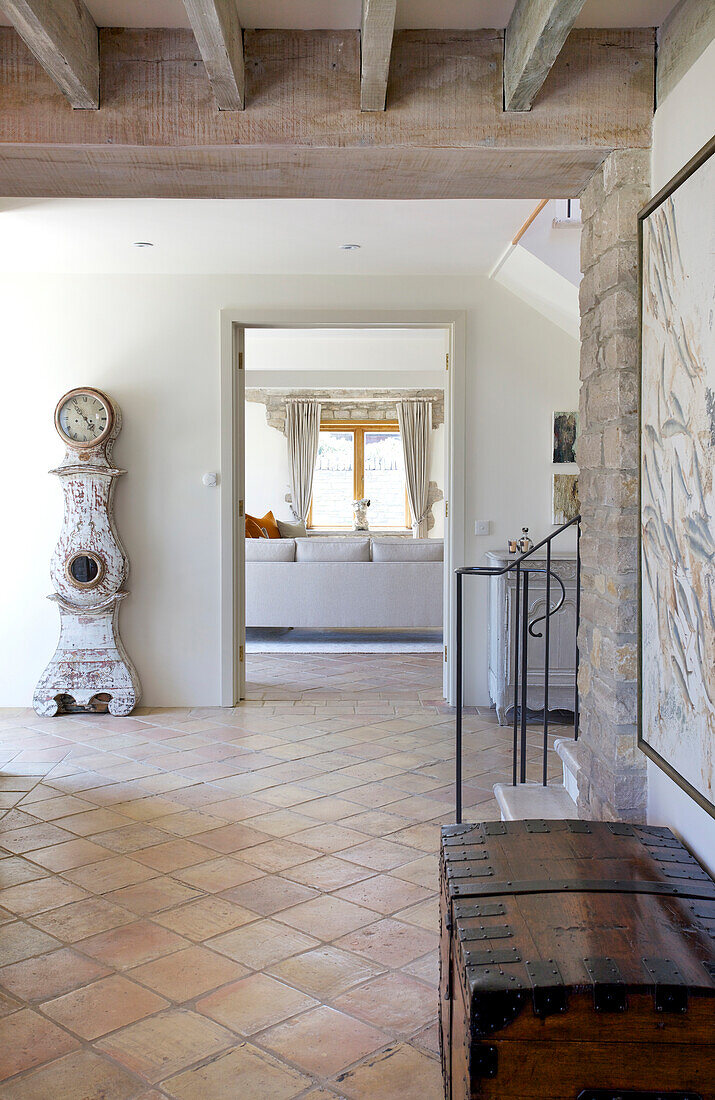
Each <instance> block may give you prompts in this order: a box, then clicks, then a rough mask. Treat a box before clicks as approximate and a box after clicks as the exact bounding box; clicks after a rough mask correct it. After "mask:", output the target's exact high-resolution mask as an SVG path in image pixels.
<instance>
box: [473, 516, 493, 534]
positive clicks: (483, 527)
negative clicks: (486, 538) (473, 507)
mask: <svg viewBox="0 0 715 1100" xmlns="http://www.w3.org/2000/svg"><path fill="white" fill-rule="evenodd" d="M490 527H491V520H488V519H475V521H474V534H475V535H488V534H489V529H490Z"/></svg>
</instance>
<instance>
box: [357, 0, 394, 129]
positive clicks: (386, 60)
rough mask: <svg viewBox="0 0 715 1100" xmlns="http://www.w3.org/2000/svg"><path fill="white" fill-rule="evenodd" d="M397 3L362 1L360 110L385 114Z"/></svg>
mask: <svg viewBox="0 0 715 1100" xmlns="http://www.w3.org/2000/svg"><path fill="white" fill-rule="evenodd" d="M396 9H397V0H362V23H361V32H360V110H361V111H384V110H385V102H386V100H387V78H388V75H389V72H390V56H391V54H392V39H393V35H394V33H395V12H396Z"/></svg>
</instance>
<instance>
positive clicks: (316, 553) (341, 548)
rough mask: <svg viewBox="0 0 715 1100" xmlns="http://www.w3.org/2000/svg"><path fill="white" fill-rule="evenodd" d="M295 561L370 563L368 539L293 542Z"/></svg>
mask: <svg viewBox="0 0 715 1100" xmlns="http://www.w3.org/2000/svg"><path fill="white" fill-rule="evenodd" d="M295 546H296V551H295V560H296V561H370V540H369V539H368V538H321V537H313V538H307V539H296V540H295Z"/></svg>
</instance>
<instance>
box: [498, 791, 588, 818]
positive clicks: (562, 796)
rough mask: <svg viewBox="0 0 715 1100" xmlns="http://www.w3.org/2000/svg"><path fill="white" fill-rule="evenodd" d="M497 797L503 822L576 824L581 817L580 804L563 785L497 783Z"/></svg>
mask: <svg viewBox="0 0 715 1100" xmlns="http://www.w3.org/2000/svg"><path fill="white" fill-rule="evenodd" d="M494 796H495V798H496V800H497V803H498V804H499V809H500V810H501V819H502V821H524V820H526V819H529V818H539V819H542V818H543V819H546V820H552V819H555V818H559V819H561V820H573V819H574V818H576V817H578V812H577V810H576V803H575V802H574V800H573V799H572V798H571V796H570V795H569V793H568V791H567V790H566V788H565V787H564V786H562V785H561V784H560V783H553V784H552V785H551V786H549V787H543V786H542V785H541V783H519V784H518V785H517V786H516V787H514V786H513V785H512V784H511V783H496V784H495V785H494Z"/></svg>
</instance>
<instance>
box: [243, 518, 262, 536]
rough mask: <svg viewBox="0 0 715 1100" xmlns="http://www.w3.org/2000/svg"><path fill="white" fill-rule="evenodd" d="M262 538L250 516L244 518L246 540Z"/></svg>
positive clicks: (258, 527) (259, 529)
mask: <svg viewBox="0 0 715 1100" xmlns="http://www.w3.org/2000/svg"><path fill="white" fill-rule="evenodd" d="M263 537H264V535H263V531H261V528H260V526H259V525H258V523H256V521H255V519H253V517H252V516H246V538H247V539H262V538H263Z"/></svg>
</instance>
